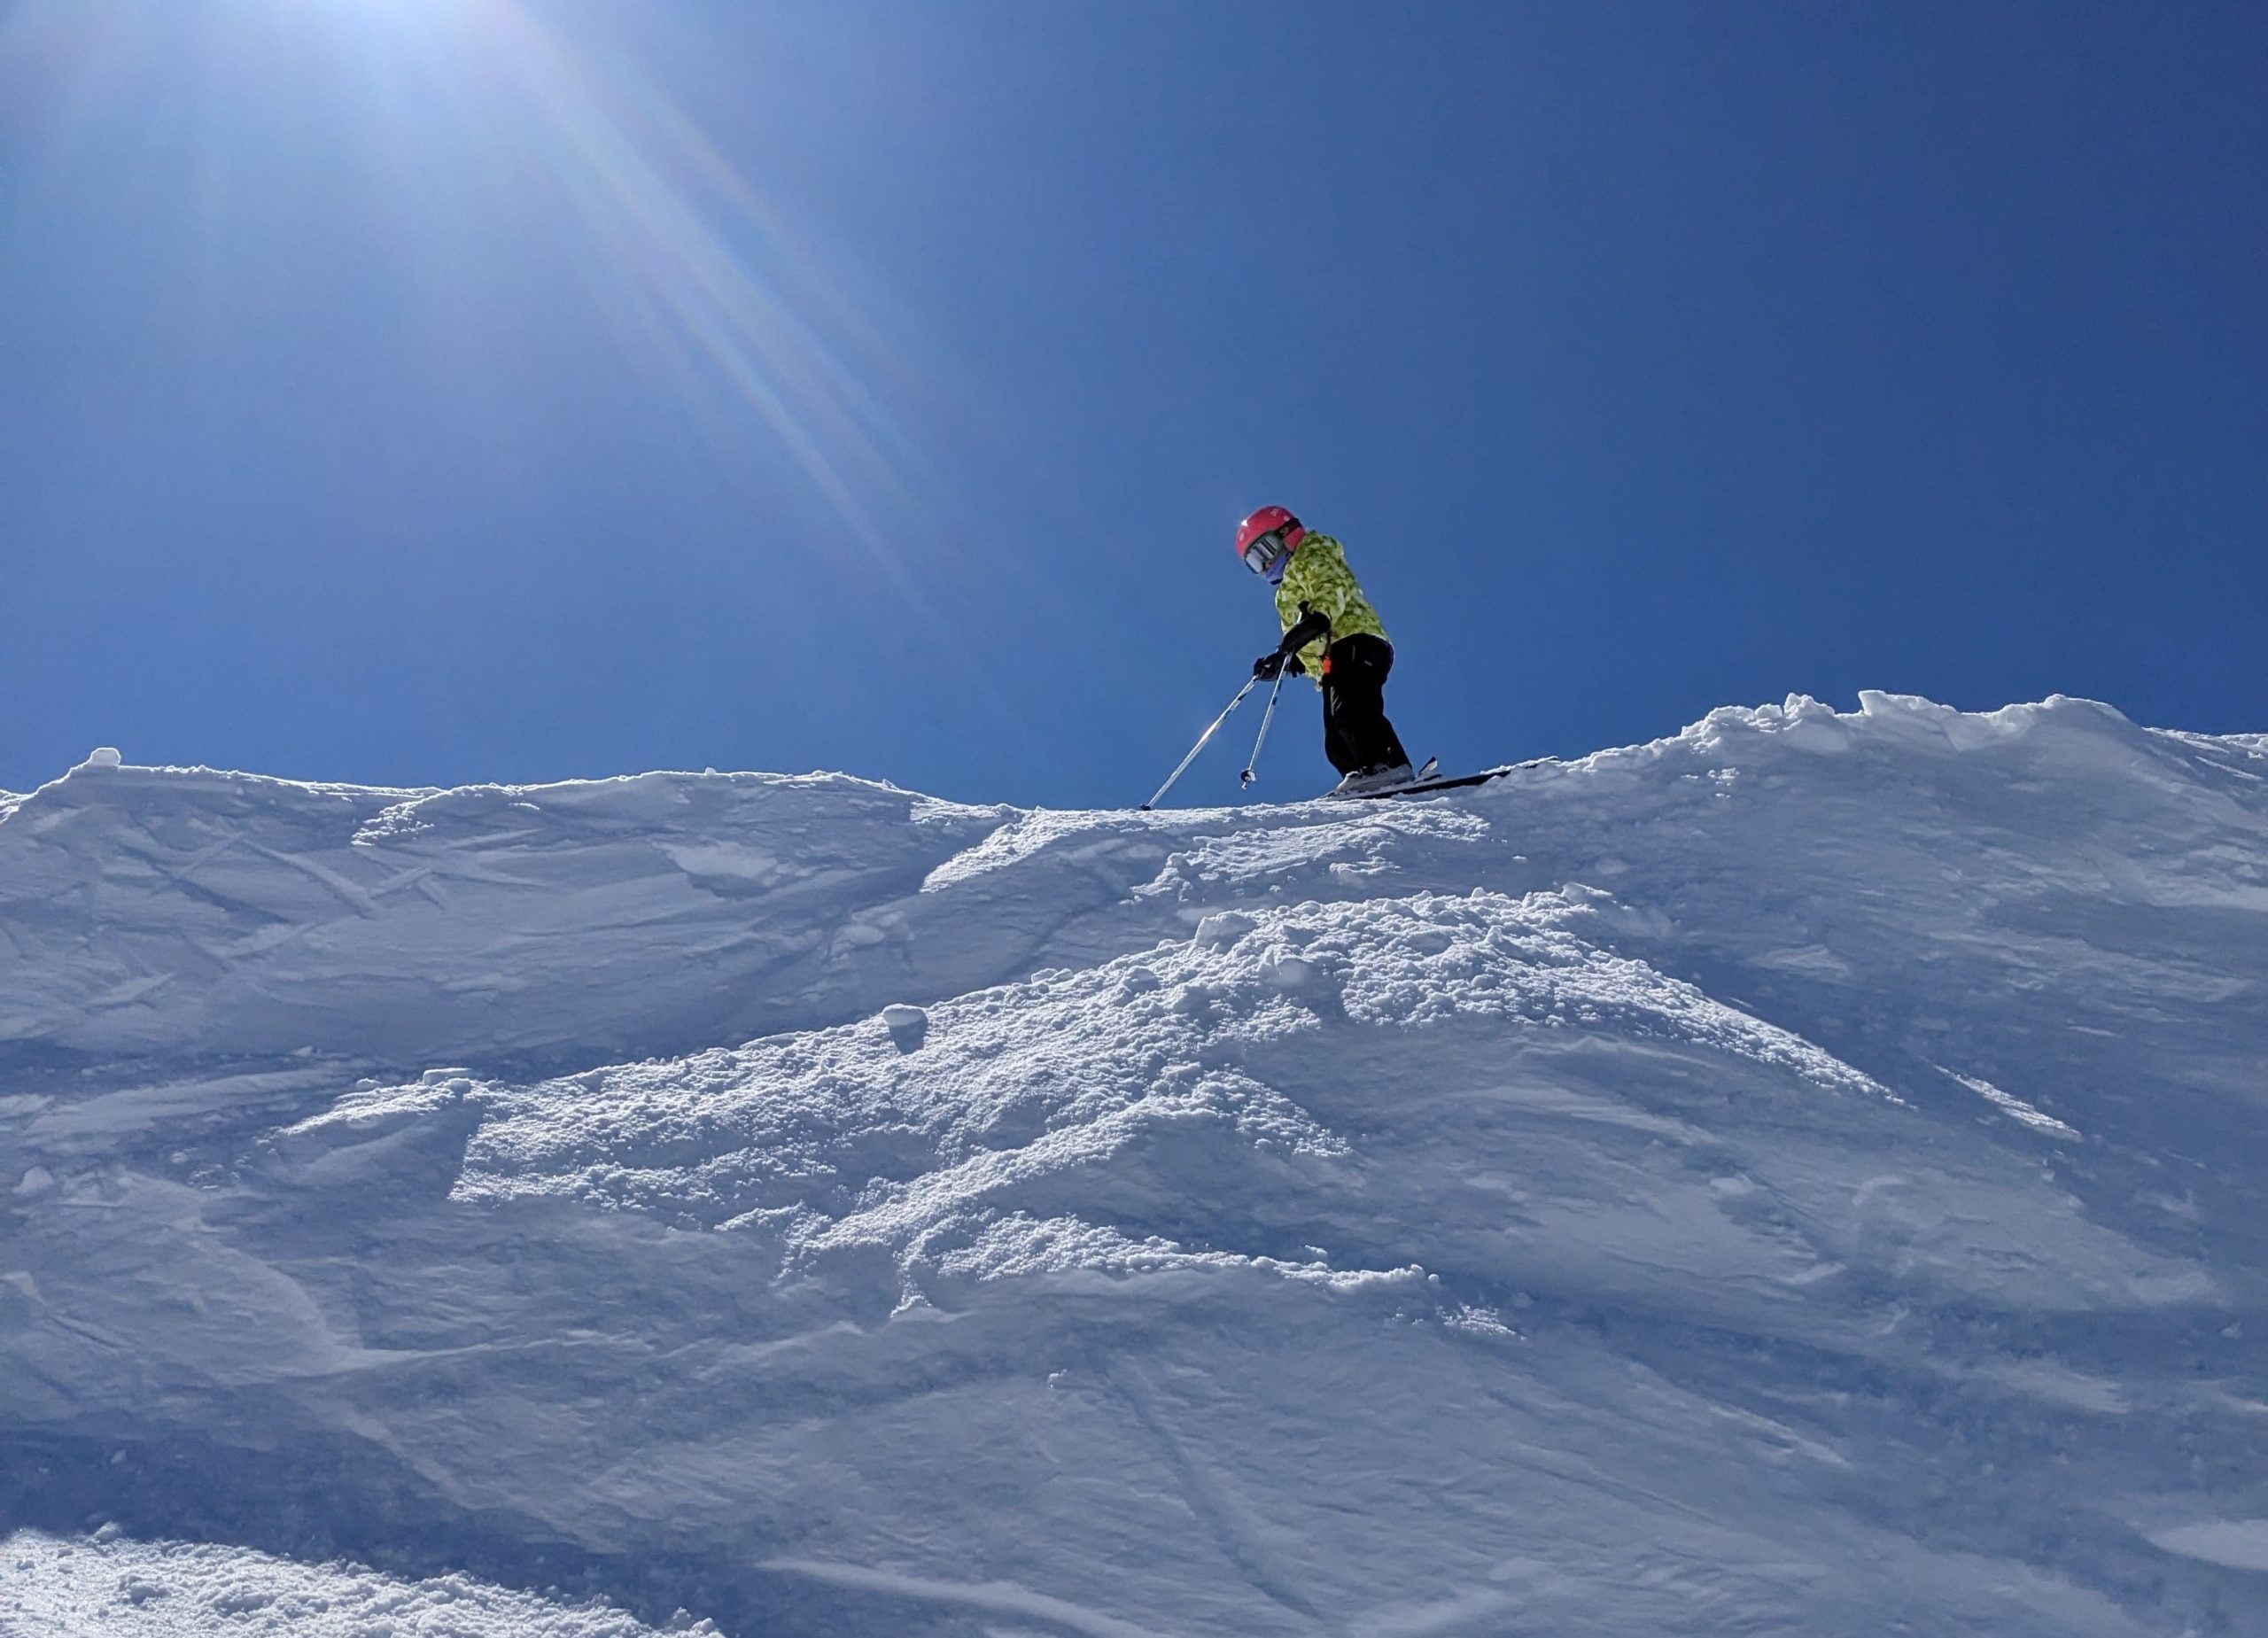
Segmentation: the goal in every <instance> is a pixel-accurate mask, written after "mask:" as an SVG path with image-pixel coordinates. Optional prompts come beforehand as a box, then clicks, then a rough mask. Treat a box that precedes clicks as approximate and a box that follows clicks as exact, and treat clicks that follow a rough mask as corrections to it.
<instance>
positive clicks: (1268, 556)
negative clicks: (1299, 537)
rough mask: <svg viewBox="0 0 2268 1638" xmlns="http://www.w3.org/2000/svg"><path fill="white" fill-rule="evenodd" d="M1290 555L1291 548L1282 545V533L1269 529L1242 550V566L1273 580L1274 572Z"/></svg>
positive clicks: (1279, 530) (1278, 530)
mask: <svg viewBox="0 0 2268 1638" xmlns="http://www.w3.org/2000/svg"><path fill="white" fill-rule="evenodd" d="M1290 555H1292V548H1291V547H1288V546H1286V545H1285V543H1284V532H1283V531H1282V530H1281V529H1271V530H1270V531H1269V532H1267V533H1266V534H1264V535H1261V536H1258V537H1257V538H1255V539H1254V541H1253V543H1252V544H1251V545H1250V546H1247V547H1245V548H1244V566H1245V567H1246V568H1247V569H1249V570H1251V571H1253V573H1254V574H1256V575H1260V576H1262V578H1267V579H1274V578H1276V571H1277V570H1278V569H1279V568H1280V567H1281V566H1282V564H1283V562H1284V560H1285V558H1287V557H1289V556H1290Z"/></svg>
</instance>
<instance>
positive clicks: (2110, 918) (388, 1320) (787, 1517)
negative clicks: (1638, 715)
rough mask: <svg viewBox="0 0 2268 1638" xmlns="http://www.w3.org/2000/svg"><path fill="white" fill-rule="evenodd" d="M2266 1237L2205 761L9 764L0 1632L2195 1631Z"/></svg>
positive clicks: (2035, 728) (2256, 1405)
mask: <svg viewBox="0 0 2268 1638" xmlns="http://www.w3.org/2000/svg"><path fill="white" fill-rule="evenodd" d="M2264 1271H2268V738H2264V737H2263V736H2260V735H2243V736H2224V737H2218V738H2216V737H2212V736H2205V735H2196V734H2177V733H2171V732H2164V731H2158V730H2149V729H2144V728H2140V727H2138V726H2135V725H2133V724H2132V723H2130V722H2128V721H2127V720H2126V719H2125V718H2123V717H2121V716H2120V715H2119V714H2118V713H2117V712H2116V711H2114V710H2110V709H2109V707H2106V706H2102V705H2099V704H2094V703H2089V702H2085V701H2080V700H2073V699H2067V698H2062V697H2057V698H2054V699H2050V700H2048V701H2046V702H2044V703H2039V704H2034V705H2019V706H2011V707H2008V709H2006V710H2000V711H1994V712H1991V713H1985V714H1964V713H1961V712H1958V711H1954V710H1950V709H1948V708H1946V707H1942V706H1938V705H1934V704H1931V703H1928V702H1926V701H1922V700H1916V699H1912V698H1906V697H1899V696H1891V695H1880V694H1869V695H1864V696H1862V698H1861V706H1860V710H1859V711H1857V712H1855V713H1849V714H1838V713H1837V712H1835V711H1833V710H1829V708H1827V707H1826V706H1824V705H1821V704H1820V703H1816V702H1814V701H1811V700H1808V699H1804V698H1801V697H1796V698H1791V699H1790V700H1789V701H1788V702H1787V703H1786V704H1785V705H1783V706H1770V707H1764V708H1760V709H1756V710H1735V709H1727V710H1719V711H1715V712H1713V713H1712V714H1711V715H1710V716H1709V717H1708V718H1705V719H1704V720H1703V721H1702V722H1699V723H1697V724H1696V725H1694V726H1692V727H1691V728H1689V729H1688V730H1686V731H1685V732H1684V733H1683V734H1679V735H1677V736H1676V737H1674V738H1672V739H1668V740H1664V741H1658V742H1656V743H1654V744H1651V745H1644V746H1637V747H1632V748H1627V749H1619V750H1612V751H1605V752H1602V753H1600V754H1598V755H1596V756H1593V757H1588V758H1585V759H1582V760H1581V761H1578V762H1573V763H1547V764H1544V765H1541V766H1538V767H1535V768H1532V769H1527V770H1524V771H1522V772H1519V773H1518V774H1515V775H1513V776H1511V777H1510V778H1508V779H1506V780H1501V781H1499V782H1497V783H1495V784H1492V785H1488V786H1483V787H1480V788H1472V789H1468V790H1464V791H1460V792H1456V793H1450V794H1445V795H1442V796H1434V797H1428V798H1424V799H1417V800H1405V801H1401V802H1394V803H1370V804H1361V805H1358V806H1354V807H1349V806H1348V804H1343V803H1328V802H1313V803H1292V804H1286V805H1282V806H1266V807H1247V808H1239V809H1211V810H1185V811H1169V812H1155V813H1140V812H1131V811H1109V812H1084V813H1065V812H1051V811H1021V810H1015V809H1010V808H1006V807H982V808H980V807H967V806H959V805H955V804H951V803H943V802H938V801H935V800H932V799H930V798H928V797H924V796H918V795H915V794H913V793H909V792H905V791H900V790H897V789H894V788H889V787H887V786H881V785H875V784H871V783H867V782H863V781H859V780H851V779H847V778H843V777H838V776H822V775H812V776H806V777H797V778H789V777H783V776H775V775H765V774H734V775H718V774H697V775H695V774H649V775H644V776H641V777H638V778H634V779H624V780H600V781H591V782H578V783H571V784H561V785H551V786H542V787H531V788H502V787H481V788H468V789H460V790H446V791H443V790H425V791H401V790H377V789H369V788H359V787H346V786H315V785H306V784H299V783H293V782H290V781H284V780H271V779H263V778H257V777H252V776H249V775H245V774H237V773H221V772H212V771H209V770H203V769H152V768H137V767H134V766H130V765H116V766H113V765H109V763H108V759H106V758H104V757H99V756H97V757H94V758H91V759H90V760H89V762H87V763H85V764H82V765H80V766H79V767H77V768H74V769H73V770H72V771H71V772H70V773H69V774H68V775H67V776H66V777H65V778H63V779H60V780H57V781H56V782H54V783H52V784H50V785H48V786H45V787H43V788H41V789H39V790H37V791H35V792H32V793H30V794H28V795H26V796H0V1506H4V1512H0V1535H5V1534H6V1533H8V1532H10V1531H12V1532H14V1533H13V1534H12V1536H9V1537H8V1539H7V1540H6V1541H4V1543H0V1632H8V1633H13V1632H16V1631H19V1630H20V1631H22V1632H26V1633H46V1632H88V1633H100V1634H120V1635H126V1634H175V1633H180V1634H206V1633H208V1632H209V1633H216V1634H217V1633H230V1634H234V1633H251V1632H259V1631H268V1630H276V1631H282V1630H291V1631H307V1632H314V1633H318V1634H328V1633H332V1632H337V1633H340V1634H346V1633H372V1634H375V1633H377V1632H381V1631H384V1632H391V1633H394V1634H403V1635H405V1638H406V1635H408V1634H467V1635H468V1638H485V1634H490V1633H501V1632H507V1631H509V1632H516V1633H517V1632H527V1633H540V1634H553V1633H556V1634H603V1635H607V1638H612V1635H615V1634H622V1635H625V1638H626V1635H628V1634H642V1633H644V1632H647V1631H649V1630H677V1631H686V1630H703V1628H702V1627H701V1626H700V1625H699V1624H701V1623H704V1622H705V1623H708V1624H710V1626H709V1627H708V1628H707V1630H713V1631H714V1632H716V1633H718V1634H729V1635H742V1634H797V1635H801V1634H867V1633H918V1634H932V1633H935V1634H1349V1635H1352V1634H1366V1635H1367V1634H1378V1635H1381V1638H1382V1635H1384V1634H1516V1633H1517V1634H1530V1633H1532V1634H1555V1635H1557V1634H1723V1633H1735V1632H1740V1633H1804V1634H1887V1633H1899V1632H1906V1633H1914V1634H2043V1635H2045V1634H2055V1635H2056V1638H2070V1635H2075V1634H2077V1635H2084V1634H2106V1635H2107V1634H2121V1635H2123V1634H2223V1633H2226V1634H2256V1633H2260V1632H2264V1631H2268V1349H2264V1346H2263V1345H2264V1339H2268V1301H2264V1297H2268V1272H2264ZM89 1532H94V1534H92V1535H91V1536H90V1535H89V1534H88V1533H89ZM231 1589H237V1590H239V1591H241V1592H242V1595H243V1600H244V1602H243V1603H242V1604H241V1607H240V1608H239V1607H237V1606H236V1605H234V1604H231V1603H230V1602H229V1601H230V1599H231V1598H234V1597H236V1596H237V1593H236V1592H233V1591H231ZM261 1623H265V1625H262V1624H261Z"/></svg>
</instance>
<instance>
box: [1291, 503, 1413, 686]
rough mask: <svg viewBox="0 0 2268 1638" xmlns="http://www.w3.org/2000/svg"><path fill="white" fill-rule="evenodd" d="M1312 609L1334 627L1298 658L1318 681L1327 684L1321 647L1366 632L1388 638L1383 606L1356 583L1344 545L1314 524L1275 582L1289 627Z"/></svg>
mask: <svg viewBox="0 0 2268 1638" xmlns="http://www.w3.org/2000/svg"><path fill="white" fill-rule="evenodd" d="M1309 613H1317V614H1322V615H1324V616H1327V617H1329V619H1330V621H1331V630H1330V631H1329V632H1327V633H1324V635H1323V636H1321V637H1318V638H1317V639H1316V640H1314V641H1313V642H1311V643H1309V644H1308V646H1307V647H1306V648H1302V649H1301V650H1300V664H1302V665H1304V666H1306V667H1307V668H1308V675H1309V676H1310V677H1312V678H1314V679H1315V681H1316V687H1318V688H1319V687H1322V686H1323V651H1324V648H1327V647H1329V646H1330V645H1331V644H1332V643H1334V642H1337V641H1338V640H1340V638H1342V637H1352V636H1355V634H1357V633H1368V634H1370V635H1371V636H1372V637H1376V638H1379V639H1381V640H1386V627H1385V626H1383V625H1379V611H1378V610H1377V609H1373V608H1371V602H1370V599H1369V598H1367V597H1365V596H1363V588H1362V587H1361V586H1359V585H1357V584H1356V583H1355V571H1353V570H1351V569H1349V568H1348V566H1347V551H1346V548H1345V547H1342V546H1340V544H1339V542H1338V541H1336V540H1332V538H1331V537H1330V536H1329V535H1327V534H1317V533H1316V532H1315V531H1314V530H1312V529H1310V530H1309V531H1308V532H1307V533H1306V534H1304V535H1302V536H1301V539H1300V544H1299V549H1298V550H1296V551H1294V552H1293V554H1292V561H1291V562H1290V563H1286V564H1285V565H1284V578H1283V580H1282V582H1281V583H1280V584H1278V586H1277V587H1276V617H1277V618H1278V619H1279V620H1281V621H1282V622H1283V623H1284V629H1285V631H1287V632H1288V631H1290V630H1291V629H1292V628H1293V626H1294V625H1298V624H1299V623H1300V621H1301V618H1302V617H1305V616H1306V615H1308V614H1309Z"/></svg>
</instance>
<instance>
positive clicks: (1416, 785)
mask: <svg viewBox="0 0 2268 1638" xmlns="http://www.w3.org/2000/svg"><path fill="white" fill-rule="evenodd" d="M1550 760H1551V758H1550V757H1534V758H1532V759H1531V760H1529V761H1526V762H1514V763H1508V764H1506V765H1504V766H1503V767H1501V768H1489V769H1487V770H1486V771H1484V772H1480V773H1459V774H1456V775H1454V776H1453V777H1451V778H1449V779H1445V780H1444V779H1416V780H1410V783H1409V784H1407V785H1394V786H1391V787H1389V788H1386V789H1385V790H1365V791H1359V792H1355V793H1354V794H1351V795H1349V796H1342V797H1340V798H1339V800H1340V801H1342V802H1378V801H1380V800H1383V799H1384V798H1386V797H1388V796H1425V795H1427V794H1428V793H1430V792H1433V791H1437V790H1462V789H1464V788H1465V787H1466V786H1468V785H1486V784H1487V783H1488V781H1489V780H1500V779H1503V777H1504V776H1505V775H1506V774H1507V773H1518V772H1520V771H1521V770H1522V769H1523V768H1540V767H1542V765H1544V764H1545V763H1547V762H1549V761H1550Z"/></svg>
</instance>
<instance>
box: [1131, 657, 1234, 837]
mask: <svg viewBox="0 0 2268 1638" xmlns="http://www.w3.org/2000/svg"><path fill="white" fill-rule="evenodd" d="M1259 686H1260V679H1259V678H1257V677H1254V679H1252V680H1251V681H1249V682H1247V683H1246V684H1245V686H1244V687H1241V688H1239V689H1238V690H1237V697H1236V698H1234V699H1233V700H1231V701H1230V702H1229V703H1227V704H1226V705H1223V707H1222V708H1221V714H1220V715H1219V716H1217V717H1216V718H1213V726H1211V727H1209V728H1208V729H1206V730H1205V732H1204V733H1202V734H1199V735H1198V736H1197V743H1196V744H1194V745H1192V746H1191V747H1190V748H1189V755H1187V756H1186V757H1183V758H1182V759H1181V761H1180V762H1179V763H1178V764H1177V765H1176V766H1175V768H1174V771H1173V772H1170V773H1169V774H1167V775H1166V782H1165V783H1164V784H1162V785H1161V786H1159V787H1158V788H1157V789H1156V790H1154V791H1153V792H1152V793H1151V794H1150V799H1149V800H1148V801H1147V802H1146V803H1143V804H1142V806H1141V809H1140V811H1142V812H1144V813H1147V812H1148V811H1150V810H1151V809H1152V808H1154V807H1155V806H1157V805H1158V799H1159V798H1160V797H1161V796H1164V795H1165V794H1166V792H1168V791H1169V790H1171V789H1172V788H1173V782H1174V781H1175V780H1177V779H1179V778H1180V777H1181V776H1182V775H1183V774H1184V773H1186V772H1188V771H1189V765H1190V764H1191V763H1192V762H1194V761H1196V760H1197V753H1198V752H1199V751H1200V750H1203V749H1205V746H1206V744H1207V742H1208V741H1210V740H1211V739H1212V737H1213V736H1214V735H1215V734H1218V733H1219V732H1220V731H1221V725H1222V724H1223V723H1224V722H1226V721H1227V720H1228V719H1229V713H1230V712H1231V711H1232V710H1236V708H1237V707H1238V706H1239V705H1241V704H1243V703H1244V696H1245V695H1247V694H1250V693H1251V692H1252V691H1253V690H1254V688H1256V687H1259Z"/></svg>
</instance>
